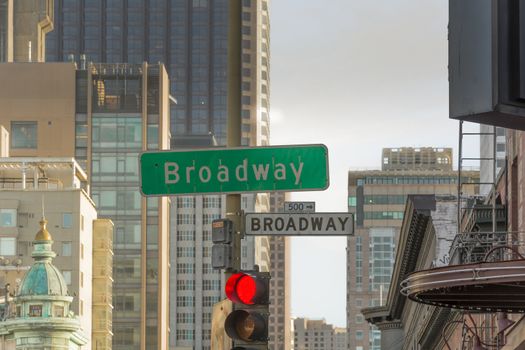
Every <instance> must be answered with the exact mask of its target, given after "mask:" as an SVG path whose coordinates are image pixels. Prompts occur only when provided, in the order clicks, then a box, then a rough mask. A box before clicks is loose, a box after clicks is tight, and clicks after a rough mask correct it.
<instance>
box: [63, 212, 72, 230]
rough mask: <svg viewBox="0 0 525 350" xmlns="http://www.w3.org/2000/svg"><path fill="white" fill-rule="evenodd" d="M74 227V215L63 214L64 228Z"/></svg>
mask: <svg viewBox="0 0 525 350" xmlns="http://www.w3.org/2000/svg"><path fill="white" fill-rule="evenodd" d="M71 227H73V214H72V213H62V228H71Z"/></svg>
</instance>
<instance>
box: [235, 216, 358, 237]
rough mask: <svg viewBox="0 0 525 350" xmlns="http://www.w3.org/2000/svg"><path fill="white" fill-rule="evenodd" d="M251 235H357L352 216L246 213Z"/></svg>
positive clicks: (247, 233)
mask: <svg viewBox="0 0 525 350" xmlns="http://www.w3.org/2000/svg"><path fill="white" fill-rule="evenodd" d="M244 229H245V233H246V235H248V236H348V235H353V234H354V216H353V214H351V213H247V214H245V216H244Z"/></svg>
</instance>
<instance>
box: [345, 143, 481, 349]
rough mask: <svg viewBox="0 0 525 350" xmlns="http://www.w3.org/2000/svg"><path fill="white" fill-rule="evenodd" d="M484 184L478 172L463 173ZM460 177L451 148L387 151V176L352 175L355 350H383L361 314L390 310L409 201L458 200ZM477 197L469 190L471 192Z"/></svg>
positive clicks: (350, 273)
mask: <svg viewBox="0 0 525 350" xmlns="http://www.w3.org/2000/svg"><path fill="white" fill-rule="evenodd" d="M462 176H463V178H464V180H466V181H469V182H474V181H479V173H478V172H463V174H462ZM457 180H458V174H457V172H455V171H453V170H452V149H451V148H439V149H437V148H390V149H384V150H383V157H382V170H371V171H351V172H349V173H348V207H349V211H350V212H351V213H354V215H355V235H354V236H352V237H349V238H348V242H347V300H346V304H347V329H348V344H349V349H351V350H379V349H381V333H380V331H379V330H378V329H377V328H376V327H370V325H369V324H368V323H367V322H366V321H365V319H364V316H363V315H362V314H361V311H360V310H361V309H363V308H366V307H372V306H380V305H384V304H385V302H386V297H387V295H388V291H389V288H390V282H391V276H392V269H393V265H394V260H395V253H396V247H397V245H398V236H399V229H400V227H401V225H402V222H403V217H404V211H405V204H406V201H407V197H408V195H415V194H435V195H441V196H454V197H456V198H457ZM467 190H468V191H472V194H473V193H475V192H476V191H477V188H476V186H465V191H467Z"/></svg>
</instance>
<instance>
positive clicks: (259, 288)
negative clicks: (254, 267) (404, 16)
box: [224, 271, 270, 350]
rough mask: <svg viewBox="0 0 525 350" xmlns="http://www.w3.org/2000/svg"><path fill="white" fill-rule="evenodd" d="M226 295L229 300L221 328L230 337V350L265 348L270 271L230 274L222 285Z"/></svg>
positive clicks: (266, 341) (266, 346)
mask: <svg viewBox="0 0 525 350" xmlns="http://www.w3.org/2000/svg"><path fill="white" fill-rule="evenodd" d="M225 293H226V297H227V298H228V299H229V300H231V301H232V302H233V311H232V312H231V313H230V314H229V315H228V316H227V318H226V321H225V324H224V329H225V330H226V334H227V335H228V336H229V337H230V338H232V339H233V344H234V347H233V349H234V350H241V349H246V350H250V349H253V350H256V349H267V348H268V316H269V309H268V306H269V303H270V274H269V273H268V272H259V271H240V272H236V273H233V274H232V275H231V276H230V277H229V278H228V280H227V282H226V286H225Z"/></svg>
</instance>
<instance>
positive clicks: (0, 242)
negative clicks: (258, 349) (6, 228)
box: [0, 237, 16, 255]
mask: <svg viewBox="0 0 525 350" xmlns="http://www.w3.org/2000/svg"><path fill="white" fill-rule="evenodd" d="M0 255H16V238H15V237H0Z"/></svg>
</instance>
